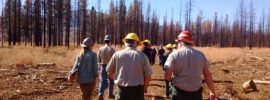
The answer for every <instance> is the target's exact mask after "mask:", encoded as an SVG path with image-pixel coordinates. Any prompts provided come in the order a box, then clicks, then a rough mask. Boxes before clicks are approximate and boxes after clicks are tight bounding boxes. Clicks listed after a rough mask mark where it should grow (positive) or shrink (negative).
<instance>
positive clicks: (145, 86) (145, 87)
mask: <svg viewBox="0 0 270 100" xmlns="http://www.w3.org/2000/svg"><path fill="white" fill-rule="evenodd" d="M147 88H148V84H144V92H145V93H147Z"/></svg>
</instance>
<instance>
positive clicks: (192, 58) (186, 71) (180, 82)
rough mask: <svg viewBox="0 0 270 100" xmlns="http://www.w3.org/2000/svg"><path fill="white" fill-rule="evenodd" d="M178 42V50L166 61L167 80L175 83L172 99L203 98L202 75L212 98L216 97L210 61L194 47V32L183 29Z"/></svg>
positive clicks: (191, 99) (198, 99)
mask: <svg viewBox="0 0 270 100" xmlns="http://www.w3.org/2000/svg"><path fill="white" fill-rule="evenodd" d="M176 42H178V50H176V51H174V52H172V53H171V54H170V55H169V57H168V59H167V61H166V63H165V68H166V71H165V80H167V81H171V80H172V84H173V88H172V100H179V99H184V100H202V77H204V78H205V83H206V84H207V86H208V87H209V90H210V100H214V99H216V97H217V94H216V92H215V89H214V82H213V78H212V75H211V73H210V71H209V63H208V61H207V59H206V57H205V56H204V54H203V53H202V52H200V51H198V50H195V49H193V48H192V46H193V45H194V42H193V40H192V34H191V33H190V32H189V31H183V32H181V33H180V34H179V35H178V37H177V39H176ZM172 76H173V78H172Z"/></svg>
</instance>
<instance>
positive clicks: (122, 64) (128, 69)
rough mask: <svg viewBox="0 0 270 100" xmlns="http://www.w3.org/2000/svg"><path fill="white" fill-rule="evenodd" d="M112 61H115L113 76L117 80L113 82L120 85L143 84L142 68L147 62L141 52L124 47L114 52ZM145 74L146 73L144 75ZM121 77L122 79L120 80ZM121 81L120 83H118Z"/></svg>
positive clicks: (144, 67)
mask: <svg viewBox="0 0 270 100" xmlns="http://www.w3.org/2000/svg"><path fill="white" fill-rule="evenodd" d="M112 59H117V60H113V62H112V63H115V65H116V66H115V71H116V72H115V76H116V78H120V79H116V80H118V81H116V82H115V84H118V85H120V86H137V85H143V81H144V79H143V77H144V76H145V74H146V73H145V72H144V70H145V69H147V67H146V66H147V64H149V62H147V61H148V58H147V57H146V55H145V54H144V53H142V52H139V51H137V50H136V49H133V48H128V47H127V48H126V49H125V50H121V51H118V52H116V53H115V55H114V56H113V58H112ZM146 76H147V75H146ZM122 79H123V80H122ZM119 83H121V84H119Z"/></svg>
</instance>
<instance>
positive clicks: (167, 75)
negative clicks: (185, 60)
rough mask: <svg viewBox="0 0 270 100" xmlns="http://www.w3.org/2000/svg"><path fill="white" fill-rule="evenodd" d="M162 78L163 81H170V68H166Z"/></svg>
mask: <svg viewBox="0 0 270 100" xmlns="http://www.w3.org/2000/svg"><path fill="white" fill-rule="evenodd" d="M164 77H165V80H167V81H171V80H172V71H171V69H170V68H166V70H165V76H164Z"/></svg>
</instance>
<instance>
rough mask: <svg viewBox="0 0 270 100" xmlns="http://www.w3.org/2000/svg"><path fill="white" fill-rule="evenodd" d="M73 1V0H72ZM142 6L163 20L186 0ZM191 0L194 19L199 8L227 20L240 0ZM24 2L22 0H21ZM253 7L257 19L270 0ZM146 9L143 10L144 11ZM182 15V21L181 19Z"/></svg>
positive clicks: (93, 0) (257, 0)
mask: <svg viewBox="0 0 270 100" xmlns="http://www.w3.org/2000/svg"><path fill="white" fill-rule="evenodd" d="M3 1H5V0H0V3H1V4H0V11H1V10H2V2H3ZM72 1H74V0H72ZM110 1H111V0H101V8H102V10H105V11H107V9H108V7H109V3H110ZM113 1H118V0H113ZM143 1H144V3H143V5H144V6H143V7H144V9H146V7H147V5H148V3H151V9H152V10H154V11H155V12H156V13H157V14H158V17H159V19H160V21H161V22H162V21H163V16H165V15H166V13H167V16H168V17H167V18H168V20H170V19H171V18H174V20H179V19H180V16H179V15H180V9H182V15H184V10H185V5H186V2H187V0H143ZM192 1H193V4H192V5H193V11H192V18H193V19H195V18H196V16H197V15H198V12H199V11H200V10H202V11H203V17H204V18H213V16H214V13H215V12H218V16H219V17H221V16H224V17H225V16H226V14H228V15H229V20H230V21H232V20H233V16H234V14H235V12H236V9H237V8H238V7H239V2H240V0H192ZM244 1H245V2H246V4H247V5H249V4H250V0H244ZM87 2H88V5H89V8H90V6H96V5H97V0H88V1H87ZM132 2H133V0H126V5H127V6H129V5H130V4H131V3H132ZM22 3H24V0H22ZM253 3H254V8H255V9H256V10H255V12H256V19H257V20H259V18H260V16H261V15H262V10H263V9H264V10H265V12H268V9H269V8H270V7H269V6H270V0H253ZM145 12H146V10H144V13H145ZM183 19H184V18H183V16H182V21H184V20H183Z"/></svg>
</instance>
